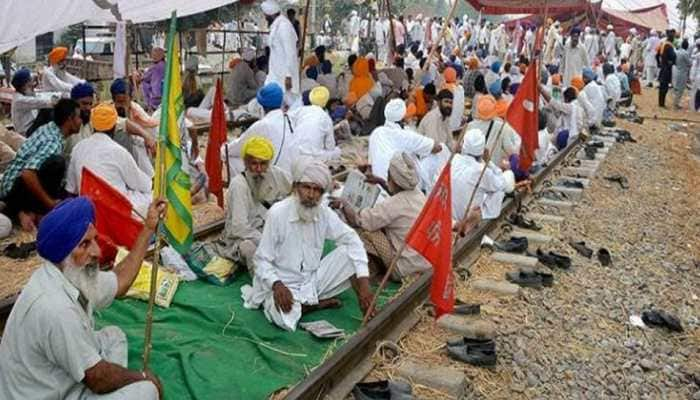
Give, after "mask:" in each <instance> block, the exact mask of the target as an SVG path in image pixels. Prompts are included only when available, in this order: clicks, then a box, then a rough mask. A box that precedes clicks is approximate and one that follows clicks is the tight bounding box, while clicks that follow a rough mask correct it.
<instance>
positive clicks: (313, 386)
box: [0, 137, 610, 400]
mask: <svg viewBox="0 0 700 400" xmlns="http://www.w3.org/2000/svg"><path fill="white" fill-rule="evenodd" d="M595 139H596V137H594V138H593V140H595ZM598 139H603V138H602V137H598ZM606 140H607V141H608V142H609V141H610V137H608V139H606ZM582 149H583V143H582V142H581V141H580V140H579V139H577V140H576V141H575V142H573V143H571V144H570V145H569V146H568V147H567V148H566V149H564V150H563V151H561V152H559V153H558V154H557V156H556V158H555V159H554V160H552V162H550V164H549V165H548V166H547V167H545V168H544V169H542V170H541V171H539V172H538V173H537V174H535V175H533V176H532V180H533V189H534V192H536V191H537V190H538V189H541V188H543V187H545V186H548V184H546V183H545V181H551V180H554V179H558V178H564V177H566V178H576V179H579V178H582V176H581V175H580V174H577V173H575V172H576V169H577V168H581V167H582V166H581V165H577V164H583V163H584V161H581V162H578V163H577V162H576V160H579V159H580V160H584V158H585V157H584V155H583V154H582ZM606 151H607V150H606ZM603 157H604V156H603ZM603 157H600V158H597V159H599V160H600V159H602V158H603ZM586 162H588V161H586ZM593 172H595V171H593ZM550 190H552V189H551V188H550ZM554 190H556V188H555V189H554ZM531 201H535V196H533V195H532V194H527V193H518V194H516V195H515V197H513V198H508V199H507V200H506V201H505V202H504V204H503V209H502V212H501V217H500V218H498V219H495V220H490V221H485V222H483V223H482V224H480V225H479V227H478V228H477V229H476V230H475V231H474V232H473V233H472V234H470V235H469V236H467V237H465V238H460V239H458V240H457V241H456V243H455V244H454V247H453V259H454V260H455V264H458V263H459V262H460V261H464V260H465V258H467V256H469V255H470V254H473V253H474V252H478V250H479V248H480V244H481V238H482V237H483V235H485V234H489V235H493V233H494V232H496V231H498V230H499V229H500V228H501V226H502V224H503V223H504V218H505V217H506V216H507V215H509V214H511V213H512V212H513V211H515V210H517V209H518V207H519V205H521V204H525V203H528V202H531ZM530 210H531V211H532V210H533V208H530ZM223 227H224V222H223V221H216V222H214V223H211V224H209V225H206V226H204V227H202V228H200V229H198V230H197V231H196V232H195V238H196V239H199V240H201V239H204V238H207V237H210V236H212V235H215V234H217V233H219V232H221V230H223ZM151 254H152V253H151ZM462 267H464V264H463V263H462ZM467 268H468V266H467ZM431 279H432V273H426V274H423V275H422V276H421V277H419V278H418V279H417V280H415V281H414V282H412V283H411V284H410V285H409V286H408V287H406V288H404V289H403V290H402V291H401V293H400V294H399V295H398V297H396V298H395V299H394V300H393V301H391V302H390V303H389V304H387V305H386V306H385V307H384V308H382V309H381V310H380V311H379V312H378V314H377V316H376V317H375V318H373V319H372V320H371V321H370V322H369V323H368V324H367V325H366V326H365V327H364V328H362V329H360V330H359V331H358V332H357V333H356V334H355V335H353V336H352V337H350V338H349V339H348V341H347V342H346V343H345V344H344V345H342V346H341V347H340V348H339V349H338V350H336V351H335V352H334V353H333V355H332V356H330V357H329V358H328V359H326V361H325V362H323V364H321V365H319V366H318V367H317V368H315V369H314V370H312V371H311V372H310V374H309V375H308V376H307V377H306V378H305V379H304V380H303V381H301V382H299V383H298V384H297V385H296V386H294V387H292V388H291V389H290V391H289V392H288V393H287V395H286V398H287V399H294V400H297V399H313V400H316V399H324V398H326V399H342V398H345V397H346V396H347V395H348V394H349V393H350V391H351V390H352V387H353V386H354V384H355V383H357V382H359V381H362V380H363V379H364V377H365V376H366V375H367V374H368V373H369V372H370V371H371V369H372V362H371V360H370V359H371V357H372V355H373V354H374V353H375V350H376V348H377V346H378V345H379V344H380V343H381V342H382V341H384V340H386V339H387V338H390V339H391V340H398V338H399V337H400V335H401V334H402V333H403V332H405V331H407V330H409V329H410V328H411V327H412V326H413V325H415V323H416V322H417V318H416V317H415V314H414V313H413V310H414V309H416V308H417V307H419V306H420V305H421V304H422V303H424V302H425V300H426V299H427V298H428V294H429V288H430V282H431ZM15 299H16V296H13V297H10V298H7V299H4V300H0V318H4V317H6V316H7V315H8V314H9V312H10V311H11V309H12V306H13V304H14V301H15Z"/></svg>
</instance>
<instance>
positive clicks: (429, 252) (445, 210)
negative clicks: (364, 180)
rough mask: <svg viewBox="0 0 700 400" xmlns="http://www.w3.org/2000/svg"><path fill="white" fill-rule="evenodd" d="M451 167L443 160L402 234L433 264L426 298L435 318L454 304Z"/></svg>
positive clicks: (449, 310) (447, 311)
mask: <svg viewBox="0 0 700 400" xmlns="http://www.w3.org/2000/svg"><path fill="white" fill-rule="evenodd" d="M451 169H452V167H451V163H447V165H445V168H443V170H442V173H441V174H440V178H439V179H438V181H437V183H436V184H435V187H434V188H433V191H432V192H431V193H430V197H428V201H426V203H425V206H423V210H422V211H421V213H420V215H419V216H418V218H417V219H416V222H414V223H413V226H412V227H411V230H410V231H409V232H408V235H407V236H406V243H407V244H408V245H409V246H411V247H412V248H413V249H414V250H416V251H417V252H418V253H420V254H421V255H422V256H423V257H425V259H426V260H428V262H430V263H431V264H432V265H433V281H432V283H431V286H430V300H431V301H432V302H433V304H434V305H435V317H436V318H437V317H440V316H441V315H443V314H448V313H451V312H452V310H453V309H454V304H455V294H454V284H453V278H452V195H451V183H450V181H451V178H450V172H451Z"/></svg>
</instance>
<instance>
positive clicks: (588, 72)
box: [583, 67, 595, 81]
mask: <svg viewBox="0 0 700 400" xmlns="http://www.w3.org/2000/svg"><path fill="white" fill-rule="evenodd" d="M583 79H585V80H587V81H594V80H595V72H593V70H592V69H591V67H584V68H583Z"/></svg>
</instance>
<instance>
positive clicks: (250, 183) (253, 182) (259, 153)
mask: <svg viewBox="0 0 700 400" xmlns="http://www.w3.org/2000/svg"><path fill="white" fill-rule="evenodd" d="M274 155H275V148H274V147H273V145H272V142H271V141H270V140H269V139H267V138H264V137H262V136H252V137H250V138H248V140H247V141H246V142H245V144H244V145H243V149H242V150H241V156H242V157H241V158H243V163H244V164H245V171H243V172H242V173H240V174H238V175H236V176H235V177H234V178H233V179H232V180H231V183H230V184H229V187H228V192H227V195H226V196H227V197H228V198H227V201H226V219H225V220H224V233H223V235H222V237H221V239H220V240H219V241H218V242H217V243H216V246H217V250H218V252H219V253H220V254H221V255H222V256H223V257H226V258H229V259H231V260H233V261H235V262H237V263H241V264H244V265H246V266H247V267H248V272H249V273H250V275H251V276H254V275H255V266H254V264H253V256H254V255H255V250H256V249H257V247H258V244H259V243H260V238H261V237H262V230H263V225H264V224H265V215H266V214H267V210H268V209H269V208H270V207H272V205H273V204H275V203H276V202H278V201H280V200H282V199H284V198H285V197H287V196H288V195H289V193H290V192H291V190H292V182H291V178H290V177H289V175H288V174H287V173H286V172H284V171H283V170H282V169H280V168H278V167H276V166H274V165H270V161H271V160H272V158H273V157H274Z"/></svg>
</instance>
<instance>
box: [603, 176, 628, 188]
mask: <svg viewBox="0 0 700 400" xmlns="http://www.w3.org/2000/svg"><path fill="white" fill-rule="evenodd" d="M605 179H606V180H609V181H610V182H617V183H618V184H619V185H620V187H621V188H622V189H625V190H627V189H629V188H630V184H629V182H628V181H627V178H625V177H624V176H622V175H619V174H615V175H612V176H606V177H605Z"/></svg>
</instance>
